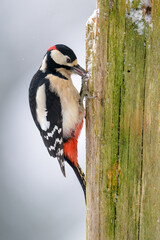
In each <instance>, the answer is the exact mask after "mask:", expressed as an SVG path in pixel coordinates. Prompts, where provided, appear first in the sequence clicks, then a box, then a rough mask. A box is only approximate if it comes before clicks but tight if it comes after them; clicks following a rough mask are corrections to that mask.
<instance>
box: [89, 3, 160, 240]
mask: <svg viewBox="0 0 160 240" xmlns="http://www.w3.org/2000/svg"><path fill="white" fill-rule="evenodd" d="M128 2H129V3H126V0H100V1H99V3H98V8H99V14H98V13H97V17H96V18H95V16H94V17H93V18H91V20H90V22H89V23H88V25H87V40H86V49H87V54H86V56H87V57H86V62H87V67H88V69H89V72H90V79H89V82H88V88H89V90H90V93H91V95H93V96H96V98H95V99H91V100H88V101H87V110H86V112H87V114H86V115H87V116H86V124H87V128H86V135H87V141H86V142H87V146H86V148H87V240H99V239H100V240H104V239H105V240H112V239H116V240H122V239H124V240H125V239H128V240H156V239H157V240H159V238H160V1H159V0H154V1H152V6H151V7H149V6H146V5H145V4H140V1H133V2H132V1H128ZM131 2H132V4H131ZM137 11H139V12H137ZM129 13H130V15H129ZM136 13H139V14H141V15H142V19H139V20H137V21H136V20H135V18H134V15H135V16H136ZM150 18H151V22H150V20H147V19H150ZM146 20H147V21H148V22H147V21H146Z"/></svg>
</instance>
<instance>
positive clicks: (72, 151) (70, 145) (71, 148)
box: [64, 120, 83, 166]
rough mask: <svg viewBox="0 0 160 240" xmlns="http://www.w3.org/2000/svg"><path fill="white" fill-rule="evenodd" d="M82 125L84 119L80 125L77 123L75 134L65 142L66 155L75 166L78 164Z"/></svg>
mask: <svg viewBox="0 0 160 240" xmlns="http://www.w3.org/2000/svg"><path fill="white" fill-rule="evenodd" d="M82 126H83V120H82V122H81V123H80V124H79V125H77V127H76V131H75V134H74V135H75V136H74V137H73V138H70V139H69V140H68V141H67V142H65V143H64V156H66V157H68V158H69V160H70V161H71V162H72V163H73V164H74V166H77V143H78V137H79V134H80V132H81V129H82Z"/></svg>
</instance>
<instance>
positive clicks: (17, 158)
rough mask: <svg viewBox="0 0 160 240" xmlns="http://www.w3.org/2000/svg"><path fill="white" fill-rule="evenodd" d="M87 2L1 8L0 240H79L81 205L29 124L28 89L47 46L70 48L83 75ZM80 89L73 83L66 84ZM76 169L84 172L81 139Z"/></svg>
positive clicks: (4, 3)
mask: <svg viewBox="0 0 160 240" xmlns="http://www.w3.org/2000/svg"><path fill="white" fill-rule="evenodd" d="M95 8H96V1H95V0H88V1H85V0H75V1H73V0H68V1H65V0H45V1H44V0H43V1H42V0H1V7H0V22H1V27H0V28H1V31H0V32H1V38H0V52H1V57H0V72H1V78H0V110H1V114H0V116H1V118H0V133H1V135H0V136H1V137H0V239H1V240H63V239H65V240H82V239H85V210H86V209H85V201H84V196H83V192H82V189H81V186H80V184H79V182H78V180H77V178H76V176H75V175H74V173H73V171H72V169H70V167H69V166H67V163H66V174H67V178H64V177H63V175H62V173H61V171H60V168H59V165H58V163H57V160H56V159H53V158H51V157H50V156H49V154H48V152H47V150H46V148H45V147H44V145H43V142H42V139H41V137H40V134H39V132H38V130H37V129H36V126H35V125H34V123H33V120H32V117H31V114H30V109H29V105H28V87H29V83H30V80H31V78H32V76H33V75H34V73H35V72H36V71H37V69H38V68H39V66H40V64H41V62H42V59H43V56H44V54H45V52H46V51H47V49H48V48H49V47H50V46H53V45H55V44H57V43H62V44H65V45H67V46H69V47H71V48H72V49H73V50H74V52H75V53H76V55H77V58H78V61H79V64H80V65H81V66H82V67H85V24H86V21H87V19H88V18H89V17H90V15H91V14H92V12H93V10H94V9H95ZM73 79H74V83H75V85H76V86H77V88H80V82H81V79H80V77H75V76H73ZM84 132H85V131H84V129H83V131H82V134H81V138H80V142H79V163H80V165H81V166H82V168H83V169H84V170H85V133H84Z"/></svg>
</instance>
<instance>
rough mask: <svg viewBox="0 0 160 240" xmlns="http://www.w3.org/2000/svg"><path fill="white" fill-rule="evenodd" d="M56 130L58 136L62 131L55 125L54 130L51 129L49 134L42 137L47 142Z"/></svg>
mask: <svg viewBox="0 0 160 240" xmlns="http://www.w3.org/2000/svg"><path fill="white" fill-rule="evenodd" d="M56 130H57V131H58V134H60V133H61V131H62V128H58V126H57V125H55V126H54V128H53V130H52V131H51V132H48V133H47V135H46V136H44V138H46V139H47V140H48V139H49V138H52V137H53V135H54V133H55V131H56Z"/></svg>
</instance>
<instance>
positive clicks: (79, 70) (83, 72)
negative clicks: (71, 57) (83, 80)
mask: <svg viewBox="0 0 160 240" xmlns="http://www.w3.org/2000/svg"><path fill="white" fill-rule="evenodd" d="M72 71H73V73H76V74H78V75H80V76H81V77H84V76H86V74H87V71H86V70H84V69H83V68H82V67H81V66H80V65H79V64H77V65H76V66H74V67H73V68H72Z"/></svg>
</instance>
